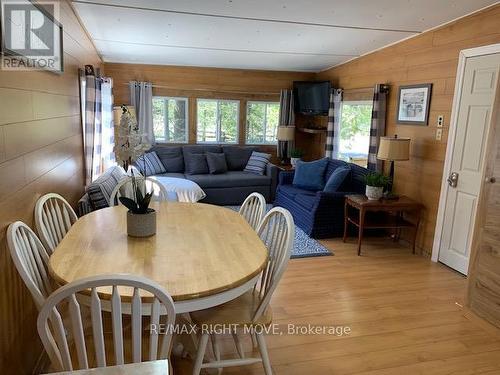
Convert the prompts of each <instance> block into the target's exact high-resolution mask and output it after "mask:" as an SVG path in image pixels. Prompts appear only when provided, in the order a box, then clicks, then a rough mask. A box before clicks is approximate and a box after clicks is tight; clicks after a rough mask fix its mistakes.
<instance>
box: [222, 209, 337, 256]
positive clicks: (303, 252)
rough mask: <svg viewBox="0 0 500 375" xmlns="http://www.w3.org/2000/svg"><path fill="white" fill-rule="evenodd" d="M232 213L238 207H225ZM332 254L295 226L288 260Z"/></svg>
mask: <svg viewBox="0 0 500 375" xmlns="http://www.w3.org/2000/svg"><path fill="white" fill-rule="evenodd" d="M226 207H227V208H230V209H231V210H234V211H239V209H240V206H226ZM271 208H272V206H271V205H270V204H268V205H267V210H268V211H269V210H270V209H271ZM330 255H333V253H332V252H331V251H330V250H328V249H327V248H326V247H324V246H323V245H321V244H320V243H319V242H318V241H316V240H315V239H313V238H311V237H309V236H308V235H307V234H306V233H305V232H304V231H303V230H302V229H300V228H299V227H298V226H297V225H296V226H295V241H294V242H293V248H292V255H291V257H290V258H292V259H294V258H309V257H322V256H330Z"/></svg>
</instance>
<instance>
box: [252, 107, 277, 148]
mask: <svg viewBox="0 0 500 375" xmlns="http://www.w3.org/2000/svg"><path fill="white" fill-rule="evenodd" d="M279 107H280V106H279V103H275V102H272V103H269V102H248V103H247V134H246V143H248V144H268V143H276V129H277V127H278V121H279V110H280V108H279Z"/></svg>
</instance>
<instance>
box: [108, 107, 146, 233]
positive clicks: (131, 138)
mask: <svg viewBox="0 0 500 375" xmlns="http://www.w3.org/2000/svg"><path fill="white" fill-rule="evenodd" d="M132 109H133V108H129V107H127V106H125V105H122V106H121V109H116V111H119V110H121V114H119V115H118V116H119V121H115V122H118V124H116V125H115V147H114V152H115V156H116V160H121V162H122V166H123V168H124V169H125V171H127V174H129V177H128V178H130V179H131V185H132V191H131V194H130V193H129V196H131V198H129V197H125V196H122V197H120V198H119V199H120V202H121V203H122V204H123V205H124V206H125V207H127V208H128V209H129V210H128V212H127V233H128V235H129V236H132V237H149V236H152V235H154V234H155V233H156V211H155V210H154V209H152V208H149V203H150V202H151V197H152V196H153V192H149V193H148V192H147V191H146V184H145V178H144V177H143V176H141V175H139V176H137V175H136V172H134V169H133V168H130V167H131V165H132V163H133V162H135V161H136V160H137V159H138V158H139V157H140V156H141V155H143V154H144V152H146V151H147V150H149V149H150V148H151V145H150V144H149V143H148V142H145V141H144V138H145V137H144V135H143V134H140V133H139V127H138V126H137V120H136V118H135V113H134V111H132ZM118 116H117V117H118ZM117 120H118V119H117ZM144 162H145V161H144Z"/></svg>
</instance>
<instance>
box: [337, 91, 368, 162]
mask: <svg viewBox="0 0 500 375" xmlns="http://www.w3.org/2000/svg"><path fill="white" fill-rule="evenodd" d="M371 116H372V102H371V101H356V102H354V101H352V102H349V101H346V102H343V103H342V108H341V116H340V147H339V159H342V160H346V161H350V160H351V158H352V159H357V160H363V159H367V158H368V148H369V146H370V124H371Z"/></svg>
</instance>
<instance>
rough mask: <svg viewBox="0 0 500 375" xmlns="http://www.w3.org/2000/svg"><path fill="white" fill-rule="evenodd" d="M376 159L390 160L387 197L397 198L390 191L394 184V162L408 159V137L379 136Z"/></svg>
mask: <svg viewBox="0 0 500 375" xmlns="http://www.w3.org/2000/svg"><path fill="white" fill-rule="evenodd" d="M377 159H379V160H387V161H390V162H391V169H390V172H389V177H390V178H391V182H390V183H389V186H388V187H387V193H388V195H387V197H388V198H397V195H395V194H393V193H392V187H393V185H394V162H395V161H403V160H409V159H410V138H398V136H397V135H395V136H394V137H381V138H380V144H379V146H378V153H377Z"/></svg>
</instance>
